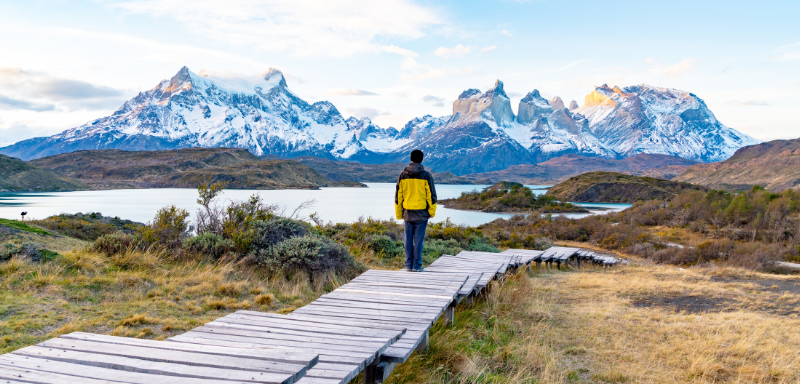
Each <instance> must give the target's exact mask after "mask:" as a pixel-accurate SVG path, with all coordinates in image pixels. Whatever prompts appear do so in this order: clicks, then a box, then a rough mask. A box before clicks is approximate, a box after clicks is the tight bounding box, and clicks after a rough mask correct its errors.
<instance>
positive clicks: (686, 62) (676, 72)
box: [661, 59, 697, 77]
mask: <svg viewBox="0 0 800 384" xmlns="http://www.w3.org/2000/svg"><path fill="white" fill-rule="evenodd" d="M695 68H697V60H695V59H683V60H681V61H679V62H678V63H677V64H674V65H672V66H669V67H667V68H666V69H664V70H663V71H662V72H661V73H662V74H663V75H664V76H666V77H680V76H683V75H685V74H687V73H689V72H692V71H694V70H695Z"/></svg>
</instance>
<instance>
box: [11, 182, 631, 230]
mask: <svg viewBox="0 0 800 384" xmlns="http://www.w3.org/2000/svg"><path fill="white" fill-rule="evenodd" d="M367 185H368V186H369V188H323V189H321V190H316V191H314V190H241V189H228V190H225V192H224V193H223V195H222V198H221V200H220V201H224V200H244V199H246V198H247V197H249V196H250V195H252V194H254V193H255V194H258V195H260V196H261V197H262V198H263V199H264V201H265V202H266V203H269V204H279V205H281V206H283V207H286V209H287V212H289V213H291V212H292V211H293V210H294V208H295V207H297V206H298V205H300V204H301V203H303V202H304V201H306V200H310V199H314V200H316V203H315V204H314V205H313V206H312V207H311V208H310V209H307V210H305V211H303V212H301V215H303V216H304V217H307V215H308V214H311V213H313V212H317V213H318V214H319V216H320V217H321V218H322V219H323V220H325V221H332V222H353V221H356V220H358V219H359V218H362V217H363V218H367V217H373V218H376V219H394V189H395V185H394V184H393V183H367ZM484 187H486V185H450V184H441V185H437V186H436V192H437V193H438V195H439V198H440V199H447V198H454V197H458V196H459V195H460V194H461V192H468V191H472V190H476V189H477V190H480V189H482V188H484ZM528 187H529V188H531V189H533V190H534V193H535V194H537V195H540V194H543V193H545V192H547V189H546V188H547V187H548V186H545V185H529V186H528ZM196 200H197V190H195V189H179V188H160V189H115V190H109V191H78V192H49V193H0V217H2V218H7V219H18V218H19V217H20V216H19V214H20V212H21V211H23V210H24V211H28V216H27V217H28V218H33V219H43V218H45V217H47V216H51V215H57V214H60V213H76V212H84V213H86V212H101V213H102V214H103V215H106V216H119V217H121V218H123V219H129V220H134V221H139V222H147V221H150V220H151V219H152V218H153V216H154V215H155V213H156V211H157V210H158V209H159V208H161V207H164V206H167V205H170V204H174V205H175V206H177V207H179V208H183V209H186V210H188V211H189V212H191V213H194V212H195V211H197V208H199V205H197V202H196ZM580 205H583V206H586V207H587V209H589V210H592V208H597V209H609V210H611V211H621V210H623V209H625V208H627V207H629V206H630V204H596V203H585V204H584V203H580ZM604 212H609V211H608V210H606V211H594V212H593V213H604ZM586 215H587V214H585V213H574V214H566V216H568V217H575V218H578V217H583V216H586ZM193 216H194V215H193ZM509 217H511V215H509V214H498V213H485V212H467V211H458V210H454V209H448V208H444V207H440V208H439V210H438V212H437V213H436V217H435V218H434V219H432V221H434V222H438V221H443V220H445V219H447V218H450V220H451V221H452V222H454V223H458V224H464V225H472V226H475V225H480V224H484V223H488V222H490V221H492V220H494V219H497V218H509Z"/></svg>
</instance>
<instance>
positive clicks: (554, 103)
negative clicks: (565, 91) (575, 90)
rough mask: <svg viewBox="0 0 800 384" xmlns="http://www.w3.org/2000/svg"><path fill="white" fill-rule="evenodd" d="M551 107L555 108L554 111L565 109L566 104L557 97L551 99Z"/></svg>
mask: <svg viewBox="0 0 800 384" xmlns="http://www.w3.org/2000/svg"><path fill="white" fill-rule="evenodd" d="M550 106H551V107H553V109H564V102H563V101H562V100H561V98H560V97H558V96H555V97H553V98H552V99H550Z"/></svg>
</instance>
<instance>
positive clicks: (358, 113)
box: [347, 107, 389, 120]
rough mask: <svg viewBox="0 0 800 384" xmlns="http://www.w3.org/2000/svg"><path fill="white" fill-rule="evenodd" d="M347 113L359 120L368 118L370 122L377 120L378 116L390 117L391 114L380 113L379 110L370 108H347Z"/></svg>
mask: <svg viewBox="0 0 800 384" xmlns="http://www.w3.org/2000/svg"><path fill="white" fill-rule="evenodd" d="M347 113H349V114H350V116H354V117H358V118H361V117H366V118H369V119H370V120H372V119H374V118H376V117H378V116H381V115H388V114H389V112H381V111H379V110H377V109H375V108H370V107H360V108H347Z"/></svg>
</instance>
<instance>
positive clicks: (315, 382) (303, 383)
mask: <svg viewBox="0 0 800 384" xmlns="http://www.w3.org/2000/svg"><path fill="white" fill-rule="evenodd" d="M343 383H344V381H342V380H338V381H337V380H331V379H320V378H317V377H304V378H302V379H300V380H299V381H296V382H295V384H343Z"/></svg>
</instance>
